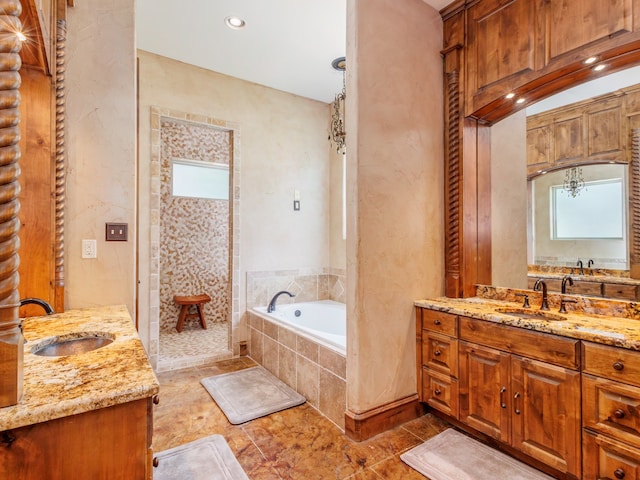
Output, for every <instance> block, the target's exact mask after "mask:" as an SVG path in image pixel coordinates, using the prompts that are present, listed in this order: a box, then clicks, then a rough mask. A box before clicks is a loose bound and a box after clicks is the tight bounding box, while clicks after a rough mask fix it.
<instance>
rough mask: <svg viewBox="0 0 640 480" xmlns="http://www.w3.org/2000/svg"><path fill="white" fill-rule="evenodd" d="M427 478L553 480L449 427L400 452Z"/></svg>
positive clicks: (405, 459)
mask: <svg viewBox="0 0 640 480" xmlns="http://www.w3.org/2000/svg"><path fill="white" fill-rule="evenodd" d="M400 458H401V459H402V461H403V462H405V463H406V464H407V465H409V466H410V467H412V468H414V469H415V470H417V471H418V472H420V473H421V474H422V475H424V476H425V477H428V478H429V479H430V480H495V479H496V478H508V479H509V480H553V478H552V477H550V476H548V475H545V474H544V473H542V472H540V471H538V470H536V469H534V468H532V467H530V466H528V465H525V464H524V463H522V462H520V461H519V460H516V459H515V458H512V457H510V456H508V455H506V454H504V453H502V452H499V451H497V450H495V449H493V448H491V447H489V446H487V445H484V444H483V443H480V442H479V441H477V440H474V439H472V438H470V437H468V436H467V435H464V434H462V433H460V432H458V431H456V430H453V429H452V428H450V429H447V430H445V431H444V432H441V433H439V434H438V435H436V436H435V437H432V438H430V439H429V440H427V441H426V442H424V443H422V444H420V445H418V446H417V447H415V448H412V449H411V450H409V451H407V452H405V453H403V454H402V455H400Z"/></svg>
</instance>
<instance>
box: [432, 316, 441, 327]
mask: <svg viewBox="0 0 640 480" xmlns="http://www.w3.org/2000/svg"><path fill="white" fill-rule="evenodd" d="M441 323H442V322H441V321H440V320H438V319H437V318H436V319H435V320H434V321H433V324H434V325H440V324H441Z"/></svg>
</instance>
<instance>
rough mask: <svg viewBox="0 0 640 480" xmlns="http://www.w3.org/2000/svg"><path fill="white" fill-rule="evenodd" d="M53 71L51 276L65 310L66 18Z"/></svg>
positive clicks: (60, 22)
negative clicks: (53, 130)
mask: <svg viewBox="0 0 640 480" xmlns="http://www.w3.org/2000/svg"><path fill="white" fill-rule="evenodd" d="M56 26H57V29H56V70H55V102H56V104H55V138H56V146H55V148H56V153H55V155H56V156H55V245H54V248H55V251H54V258H55V279H54V307H53V308H54V310H55V311H56V312H58V313H60V312H63V311H64V285H65V279H64V254H65V245H64V219H65V205H66V200H67V196H66V193H67V179H66V168H67V152H66V145H65V138H66V122H65V119H66V113H67V110H66V84H65V70H66V60H65V55H66V41H67V23H66V21H65V20H58V21H57V22H56Z"/></svg>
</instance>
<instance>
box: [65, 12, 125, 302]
mask: <svg viewBox="0 0 640 480" xmlns="http://www.w3.org/2000/svg"><path fill="white" fill-rule="evenodd" d="M67 37H68V40H67V43H66V45H67V54H66V61H67V69H66V87H67V117H66V122H67V142H66V146H67V152H68V168H67V203H66V221H65V247H66V272H65V278H66V288H65V294H66V295H65V296H66V301H65V304H66V307H67V308H78V307H86V306H92V305H111V304H123V303H124V304H126V305H127V307H128V309H129V311H130V312H131V313H132V314H133V313H134V297H135V279H134V277H135V246H136V239H135V232H136V229H135V204H136V182H135V175H136V163H135V152H136V125H135V119H136V94H135V48H134V46H135V38H134V1H133V0H112V1H110V2H107V3H105V2H102V1H100V0H85V1H83V2H78V5H77V6H76V7H73V8H70V9H69V10H68V34H67ZM105 222H125V223H128V224H129V232H130V234H129V241H128V242H105V241H104V235H105ZM83 239H96V240H97V247H98V249H97V253H98V258H96V259H82V258H81V245H82V240H83Z"/></svg>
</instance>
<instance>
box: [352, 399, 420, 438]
mask: <svg viewBox="0 0 640 480" xmlns="http://www.w3.org/2000/svg"><path fill="white" fill-rule="evenodd" d="M424 413H425V407H424V405H423V404H422V403H420V401H419V399H418V394H417V393H414V394H413V395H409V396H408V397H404V398H401V399H398V400H395V401H393V402H389V403H385V404H384V405H380V406H379V407H376V408H372V409H371V410H367V411H366V412H362V413H355V412H352V411H350V410H347V411H346V412H345V414H344V428H345V433H346V434H347V436H348V437H349V438H351V439H353V440H355V441H357V442H361V441H362V440H366V439H367V438H371V437H373V436H374V435H377V434H379V433H382V432H385V431H387V430H389V429H391V428H393V427H396V426H398V425H400V424H402V423H405V422H408V421H409V420H413V419H415V418H418V417H420V416H422V415H423V414H424Z"/></svg>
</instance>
